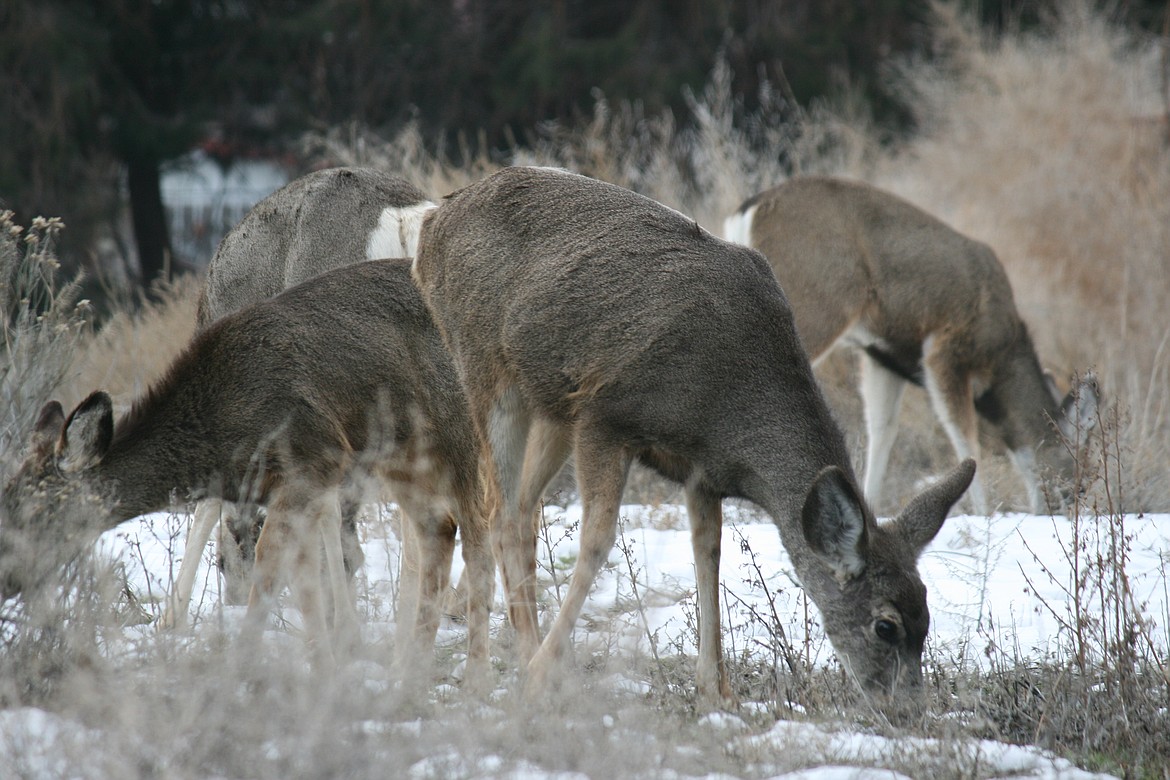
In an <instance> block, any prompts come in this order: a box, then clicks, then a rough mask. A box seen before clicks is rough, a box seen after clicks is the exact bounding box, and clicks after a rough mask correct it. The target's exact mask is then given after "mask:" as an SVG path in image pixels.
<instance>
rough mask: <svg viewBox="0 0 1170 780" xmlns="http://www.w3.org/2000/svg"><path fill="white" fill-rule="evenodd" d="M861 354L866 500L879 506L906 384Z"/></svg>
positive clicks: (896, 435) (896, 433)
mask: <svg viewBox="0 0 1170 780" xmlns="http://www.w3.org/2000/svg"><path fill="white" fill-rule="evenodd" d="M860 354H861V360H860V362H861V366H860V367H861V387H860V389H861V400H862V406H863V407H864V408H865V429H866V448H865V497H866V498H867V499H868V500H869V502H870V503H871V504H877V503H878V502H879V501H880V500H881V497H882V487H883V486H884V485H885V479H886V468H887V467H888V466H889V463H890V451H891V450H892V449H893V447H894V440H895V439H896V438H897V437H898V413H899V411H900V410H901V407H902V393H903V391H904V390H905V389H906V381H905V380H904V379H902V377H900V376H898V375H897V374H895V373H893V372H892V371H889V370H887V369H886V368H884V367H883V366H882V365H881V364H880V363H878V362H877V361H876V360H874V359H873V358H871V357H869V356H868V355H866V354H865V353H864V352H862V353H860Z"/></svg>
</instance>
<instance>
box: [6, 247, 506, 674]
mask: <svg viewBox="0 0 1170 780" xmlns="http://www.w3.org/2000/svg"><path fill="white" fill-rule="evenodd" d="M478 459H479V449H478V446H477V440H476V434H475V431H474V428H473V427H472V423H471V420H470V417H469V415H468V411H467V405H466V400H465V399H464V396H463V393H462V390H461V388H460V384H459V380H458V378H457V376H456V373H455V368H454V366H453V364H452V363H451V359H450V357H449V356H448V354H447V352H446V350H445V349H444V347H443V344H442V341H441V339H440V336H439V333H438V331H437V330H436V329H435V327H434V325H433V323H432V322H431V319H430V315H429V314H428V312H427V310H426V308H425V306H424V304H423V301H422V298H421V297H420V296H419V293H418V290H417V289H416V288H415V287H414V284H413V283H412V281H411V278H410V270H409V263H408V262H406V261H402V260H383V261H372V262H369V263H358V264H355V265H351V266H347V267H344V268H341V269H336V270H334V271H332V272H329V273H327V274H323V275H321V276H318V277H316V278H314V279H312V280H310V281H308V282H306V283H304V284H301V285H299V286H297V287H294V288H292V289H290V290H287V291H286V292H284V293H282V294H280V295H279V296H277V297H275V298H273V299H271V300H268V301H264V302H261V303H258V304H255V305H254V306H251V307H248V308H245V309H242V310H240V311H238V312H235V313H233V314H230V315H227V316H225V317H223V318H221V319H219V320H217V321H216V322H214V323H212V324H211V325H209V326H208V327H207V328H205V329H204V330H203V331H202V332H200V333H199V334H197V335H196V337H195V339H194V340H193V341H192V343H191V344H190V345H189V346H188V347H187V349H186V350H185V351H184V353H183V354H182V355H180V357H179V358H178V359H177V360H176V361H175V362H174V363H173V364H172V366H171V367H170V369H169V371H168V372H167V374H166V375H165V377H164V378H163V379H162V380H161V381H160V382H158V383H157V384H156V385H155V386H154V387H153V388H152V389H151V390H150V391H149V392H147V393H146V394H145V395H144V396H142V397H141V398H139V399H138V400H137V402H136V403H135V404H134V406H133V408H132V409H131V411H130V412H129V413H128V414H126V415H125V416H123V417H122V418H121V419H120V420H118V421H117V423H115V422H114V418H113V415H112V412H111V404H110V399H109V396H107V395H106V394H105V393H101V392H97V393H94V394H92V395H91V396H89V398H87V399H86V400H85V401H83V402H82V403H81V404H80V405H79V406H78V407H77V408H76V409H75V410H74V411H73V412H72V413H71V414H70V415H69V416H68V417H67V418H66V417H65V416H64V414H63V411H62V409H61V406H60V405H59V404H56V403H55V402H54V403H50V404H48V405H47V406H46V407H45V410H44V412H43V414H42V416H41V419H40V421H39V422H38V423H37V425H36V428H35V430H34V432H33V437H32V448H31V456H30V457H29V459H28V460H27V461H26V462H25V463H24V464H23V466H22V468H21V469H20V471H19V472H18V473H17V474H16V476H15V477H14V479H13V480H12V481H10V483H9V484H8V486H7V487H6V488H5V491H4V494H3V507H4V509H5V517H4V521H3V525H2V526H0V531H2V533H0V584H2V586H3V587H2V590H3V593H4V595H5V596H8V595H11V594H12V593H14V592H17V591H19V590H20V589H22V588H23V587H25V586H27V585H29V584H30V581H31V582H32V583H33V584H35V582H36V581H37V580H38V579H40V578H42V577H43V576H44V574H45V573H46V571H47V570H46V568H45V566H44V564H45V563H46V562H50V563H51V562H52V561H53V560H54V558H56V560H63V559H68V557H71V555H73V554H75V553H76V551H77V550H78V549H80V548H81V547H82V546H83V545H84V544H86V543H87V542H88V541H90V540H92V539H93V538H94V537H95V536H96V535H97V534H98V533H100V532H102V531H105V530H107V529H108V528H111V527H113V526H114V525H117V524H118V523H120V522H122V521H124V520H127V519H129V518H132V517H136V516H138V515H141V514H144V513H146V512H150V511H153V510H157V509H160V508H163V507H166V506H167V505H168V504H170V502H171V500H172V497H173V496H174V495H176V494H177V495H180V496H188V495H189V496H194V497H201V496H206V497H210V498H217V499H222V500H225V501H233V502H235V501H253V500H254V501H257V502H259V503H264V504H266V505H267V507H268V518H267V521H266V522H265V524H264V528H263V530H262V531H261V534H260V538H259V540H258V542H257V544H256V565H255V569H256V572H255V576H254V580H253V586H252V590H251V594H250V597H249V602H248V613H249V616H250V617H251V618H252V620H251V622H250V624H251V625H255V623H256V619H257V618H256V616H257V615H262V614H264V612H265V611H266V607H267V604H268V601H269V600H270V599H272V598H273V597H275V594H276V592H277V589H278V587H279V585H280V582H281V579H282V576H283V575H284V574H286V573H289V572H290V571H291V575H292V576H291V582H292V585H293V587H294V590H295V591H296V596H297V599H298V601H299V603H300V608H301V610H302V612H303V614H304V619H305V624H306V628H307V633H308V635H309V637H310V638H316V637H319V636H321V634H322V633H323V632H324V628H325V618H324V614H323V612H322V608H321V607H322V605H321V596H320V592H319V590H320V576H319V571H318V566H319V564H318V563H317V561H318V550H319V549H320V540H321V538H324V540H325V551H326V563H327V566H328V574H329V581H330V583H331V585H332V590H333V598H334V610H335V613H336V615H337V616H338V620H339V621H341V620H347V621H352V620H353V619H354V618H355V617H356V616H355V615H353V605H352V602H350V601H348V599H347V598H343V597H342V596H341V595H340V594H342V593H346V595H347V596H348V589H347V588H346V583H345V575H344V572H343V570H342V563H341V552H340V534H339V531H338V524H339V522H340V520H339V506H338V501H339V493H340V491H341V490H342V488H343V486H344V485H345V484H346V481H347V479H350V478H351V477H352V475H354V474H355V473H357V474H362V475H365V474H369V475H370V476H373V477H376V478H380V479H381V480H382V481H384V482H385V483H386V484H387V485H388V486H389V487H390V488H391V490H392V492H393V494H394V496H395V498H396V500H397V501H398V502H399V504H400V506H401V507H402V508H403V512H404V514H405V515H406V516H407V518H409V521H410V523H411V524H412V526H413V533H414V535H415V538H416V540H417V544H418V546H419V555H420V561H421V567H422V577H421V578H420V583H419V592H418V595H417V598H416V604H417V605H418V606H417V609H416V613H415V615H414V625H413V627H412V628H413V641H410V640H408V641H405V642H403V643H402V646H403V647H405V648H406V649H407V651H408V652H412V651H413V650H415V649H417V650H421V649H422V648H423V647H427V648H429V646H430V645H429V643H432V642H433V640H434V636H435V631H436V630H437V628H438V613H437V603H436V600H437V597H438V593H439V589H440V588H441V587H443V586H444V585H445V584H446V583H447V580H448V577H449V574H450V566H451V556H452V553H453V550H454V540H455V531H456V527H458V530H459V532H460V534H461V535H462V538H463V557H464V560H465V561H466V564H467V571H468V579H469V585H468V590H469V600H470V606H469V617H468V623H469V641H470V651H469V658H470V661H469V664H470V665H469V674H470V675H471V676H472V677H471V679H476V678H481V677H482V676H483V675H484V674H485V673H486V669H487V642H488V633H487V632H488V626H487V620H488V608H489V599H490V589H491V584H492V578H493V576H494V575H493V562H492V559H491V554H490V550H489V548H488V546H487V539H486V523H485V522H484V520H483V517H484V515H483V511H482V506H481V500H482V498H481V487H480V478H479V460H478ZM82 483H84V484H88V485H90V486H92V487H93V488H95V489H96V491H97V492H98V493H99V494H100V495H103V496H105V497H106V498H108V499H109V500H110V501H111V505H112V507H113V512H112V514H111V515H110V516H109V520H108V522H104V523H101V524H98V525H95V524H94V522H93V519H92V516H91V515H90V514H87V513H80V514H79V513H77V512H71V513H60V512H58V510H59V509H60V504H61V502H62V501H65V500H66V499H67V498H68V497H69V495H70V493H71V492H74V493H75V492H76V488H77V487H78V485H79V484H82ZM46 497H47V500H48V501H49V502H50V506H49V507H48V508H47V509H46V508H45V507H43V506H41V505H40V504H41V503H42V501H43V500H45V499H46ZM58 517H60V518H63V520H62V523H65V525H64V527H62V523H54V519H55V518H58ZM79 518H84V519H79ZM205 543H206V537H204V538H203V540H202V542H201V543H200V546H202V544H205Z"/></svg>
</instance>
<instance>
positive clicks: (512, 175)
mask: <svg viewBox="0 0 1170 780" xmlns="http://www.w3.org/2000/svg"><path fill="white" fill-rule="evenodd" d="M415 275H416V279H418V280H419V282H420V285H421V287H422V290H423V292H424V296H425V297H426V298H427V300H428V303H429V304H430V306H431V308H432V310H433V311H434V313H435V318H436V322H437V323H438V324H439V326H440V328H446V335H447V337H448V343H449V345H450V347H451V349H452V352H453V353H454V354H456V355H457V356H458V357H459V358H460V359H459V360H457V361H456V362H457V364H458V365H459V366H460V369H461V370H462V371H464V376H465V380H466V385H467V387H468V392H469V394H470V395H471V397H472V402H473V404H474V403H475V402H476V399H477V398H480V399H486V398H489V397H491V398H494V397H496V396H498V395H499V394H500V393H501V392H502V391H503V390H504V389H505V388H508V387H515V388H517V389H518V390H519V392H520V393H521V394H522V395H523V397H524V398H525V400H526V402H527V403H528V404H530V405H531V406H532V407H533V408H534V409H535V410H538V412H539V413H540V414H542V415H544V416H547V417H550V418H552V419H556V420H559V421H562V422H566V423H572V422H574V421H575V420H576V419H577V418H578V417H580V416H581V415H583V414H587V415H589V416H590V418H591V419H592V420H594V421H598V420H600V421H604V424H605V425H607V426H609V427H611V428H612V429H614V430H615V431H620V433H621V435H622V436H624V437H627V438H628V439H629V440H631V441H633V442H644V443H646V445H647V449H657V450H661V451H663V452H669V453H672V454H674V455H677V456H681V457H683V458H685V459H688V460H692V461H694V462H695V463H696V464H702V466H703V467H704V468H705V469H706V470H707V471H708V472H709V473H710V475H711V478H712V479H716V478H718V479H719V480H720V481H722V482H725V483H726V484H721V485H720V486H719V490H720V492H726V493H728V494H737V495H742V493H743V491H744V490H745V488H744V487H743V486H742V485H740V484H737V481H738V480H739V478H740V477H742V476H743V474H744V473H746V472H745V471H744V469H743V468H741V466H742V464H743V463H744V462H746V461H747V460H750V459H751V458H752V457H753V455H758V454H760V453H764V452H775V451H779V450H781V449H783V450H789V451H790V450H792V449H793V448H797V449H799V450H803V452H802V453H801V454H800V455H797V454H793V455H792V456H791V459H792V460H793V461H798V460H800V458H801V457H802V456H804V457H807V458H809V459H810V460H811V461H814V462H815V465H811V464H810V465H808V466H807V467H804V466H803V465H802V467H801V468H800V469H799V470H800V471H801V472H803V473H801V474H800V475H799V476H794V477H793V480H792V481H793V484H794V488H793V489H794V490H796V489H797V488H796V483H798V482H801V483H802V484H800V485H799V491H800V492H801V493H802V494H803V491H804V490H805V489H806V488H807V485H808V483H809V482H811V480H812V477H813V476H815V474H816V471H817V470H818V469H819V468H820V467H821V466H823V465H825V464H826V463H828V462H834V463H838V462H839V463H841V464H842V465H843V466H846V467H847V465H848V458H847V457H846V454H845V449H844V445H843V442H842V440H841V437H840V433H839V431H838V429H837V428H836V426H835V425H833V424H832V421H831V419H830V417H829V414H828V411H827V408H826V407H825V405H824V402H823V399H822V397H821V395H820V392H819V390H818V389H817V387H816V384H815V383H814V381H813V378H812V374H811V370H810V368H809V365H808V359H807V357H806V355H805V353H804V350H803V349H802V348H801V346H800V343H799V341H798V339H797V337H796V333H795V330H794V328H793V323H792V316H791V313H790V312H789V310H788V307H787V303H786V302H785V299H784V295H783V293H782V292H781V291H780V289H779V287H778V286H777V284H776V281H775V279H774V277H773V275H772V273H771V271H770V269H769V268H768V265H767V263H766V261H765V260H764V258H763V257H762V256H761V255H760V254H759V253H758V252H755V251H752V250H750V249H747V248H745V247H741V246H737V245H734V244H729V243H727V242H724V241H722V240H720V239H718V238H716V237H714V236H712V235H711V234H710V233H708V232H707V231H705V230H703V229H701V228H700V227H699V226H698V225H697V224H696V223H695V222H694V221H693V220H690V219H688V218H686V217H684V216H683V215H681V214H679V213H677V212H674V211H672V210H670V209H667V208H666V207H664V206H662V205H660V204H658V203H655V202H654V201H652V200H650V199H649V198H645V197H643V196H641V195H637V194H636V193H633V192H630V191H629V190H625V189H622V188H620V187H616V186H613V185H609V184H605V183H603V182H598V181H594V180H591V179H588V178H586V177H583V176H578V175H575V174H569V173H565V172H562V171H556V170H552V169H540V168H512V169H506V170H504V171H502V172H500V173H497V174H495V175H493V176H490V177H488V178H487V179H485V180H483V181H481V182H479V183H477V184H475V185H472V186H471V187H468V188H465V189H464V190H462V191H459V192H457V193H455V194H454V195H452V196H451V197H450V198H449V199H447V200H446V201H445V202H444V203H443V204H442V206H441V207H440V208H439V209H437V210H435V211H433V212H431V214H429V215H428V217H427V218H426V220H425V221H424V224H423V231H422V240H421V242H420V250H419V256H418V259H417V260H416V263H415ZM480 402H481V403H486V401H483V400H481V401H480ZM780 410H784V411H780ZM765 421H766V422H765ZM761 457H762V456H761ZM772 457H774V456H772V455H768V456H767V458H769V459H770V458H772ZM717 475H722V476H718V477H717Z"/></svg>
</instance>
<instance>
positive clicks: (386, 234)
mask: <svg viewBox="0 0 1170 780" xmlns="http://www.w3.org/2000/svg"><path fill="white" fill-rule="evenodd" d="M431 208H434V204H433V203H431V202H430V201H429V200H428V199H427V197H426V195H425V194H424V193H423V192H422V191H421V190H419V189H418V188H417V187H415V186H414V185H412V184H411V183H410V182H408V181H406V180H405V179H402V178H399V177H397V176H393V175H391V174H388V173H384V172H382V171H379V170H375V169H373V168H327V169H325V170H321V171H314V172H313V173H309V174H306V175H304V176H302V177H300V178H298V179H294V180H293V181H291V182H289V183H288V184H286V185H285V186H284V187H281V188H280V189H279V190H277V191H276V192H274V193H272V194H271V195H269V196H268V197H267V198H265V199H264V200H262V201H260V202H259V203H257V204H256V205H255V206H253V207H252V209H251V210H250V211H249V212H248V213H247V215H245V216H244V218H243V219H242V220H241V221H240V223H239V224H238V225H236V226H235V227H234V228H232V230H231V231H229V232H228V234H227V235H226V236H224V238H223V240H222V241H221V242H220V244H219V247H218V249H217V250H216V252H215V255H214V256H213V257H212V259H211V262H210V264H209V265H208V267H207V278H206V281H205V283H204V286H203V291H202V293H201V295H200V298H199V304H198V308H197V312H196V326H197V327H198V328H199V329H200V330H202V329H203V328H206V327H207V326H208V325H209V324H210V323H212V322H214V321H215V320H217V319H219V318H220V317H222V316H224V315H225V314H229V313H231V312H233V311H236V310H237V309H239V308H241V307H243V306H247V305H250V304H253V303H257V302H259V301H262V300H265V299H266V298H271V297H272V296H274V295H276V294H277V293H279V292H280V291H282V290H284V289H286V288H288V287H291V286H292V285H294V284H299V283H300V282H303V281H305V280H306V279H311V278H312V277H314V276H316V275H317V274H320V273H322V272H324V271H328V270H330V269H333V268H338V267H340V266H343V265H349V264H350V263H357V262H361V261H363V260H376V259H380V258H393V257H414V253H415V247H416V246H417V244H418V229H419V225H420V223H421V221H422V215H423V214H425V213H426V212H427V211H428V210H429V209H431ZM221 503H222V502H219V501H205V502H200V504H199V506H198V507H197V509H196V512H195V518H194V520H193V521H192V525H191V532H190V534H189V536H188V540H189V544H188V545H187V549H186V551H185V552H184V555H183V565H182V566H181V567H180V571H179V578H178V580H177V582H176V583H175V592H174V594H173V598H172V608H171V609H170V610H168V611H167V613H166V614H165V615H164V619H163V623H164V625H168V626H175V625H181V624H182V623H183V621H184V620H185V618H186V614H187V604H188V602H189V599H190V593H191V589H192V587H193V586H194V583H195V575H196V574H197V571H198V562H199V560H200V555H201V553H202V550H203V548H204V547H205V546H206V544H207V540H208V538H210V535H211V531H212V529H213V528H214V527H215V524H216V522H217V521H218V520H219V519H220V517H221V515H222V517H223V520H224V522H223V524H222V526H221V529H222V530H223V531H226V533H224V534H222V535H221V538H220V540H219V545H218V549H219V561H220V568H221V570H222V572H223V575H224V583H225V587H224V600H225V601H226V602H227V603H229V604H240V603H243V602H244V601H245V600H246V598H247V594H248V588H249V584H250V582H251V558H252V554H253V553H252V551H253V548H254V547H255V544H256V535H257V533H258V531H259V528H260V521H259V519H258V517H257V515H256V513H255V512H248V513H245V514H244V516H242V517H241V516H240V515H239V513H238V512H235V511H231V510H229V511H226V512H225V511H224V509H225V508H224V507H223V506H222V505H221ZM357 512H358V507H357V505H356V504H355V502H354V501H353V500H352V499H351V498H350V497H349V495H348V491H347V493H346V494H344V495H343V500H342V518H343V522H342V534H341V538H342V551H343V554H344V560H345V568H346V571H347V572H349V573H351V574H352V573H353V572H355V571H357V570H358V569H359V568H360V567H361V564H362V560H363V556H362V551H361V545H360V544H359V543H358V539H357ZM406 529H409V525H407V527H406ZM406 529H404V530H406ZM405 549H406V550H407V551H408V552H409V551H412V550H413V544H410V543H407V544H406V545H405ZM408 557H409V556H408ZM417 568H418V567H417V564H416V563H414V562H410V561H407V562H406V564H405V565H404V567H403V574H404V575H405V579H406V580H411V579H412V575H413V574H415V573H416V571H417ZM404 584H405V585H406V586H407V590H412V585H413V583H412V582H411V583H406V582H404ZM399 606H400V607H401V608H402V609H403V612H404V614H410V610H411V606H410V603H409V599H407V600H406V601H404V602H400V605H399Z"/></svg>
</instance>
